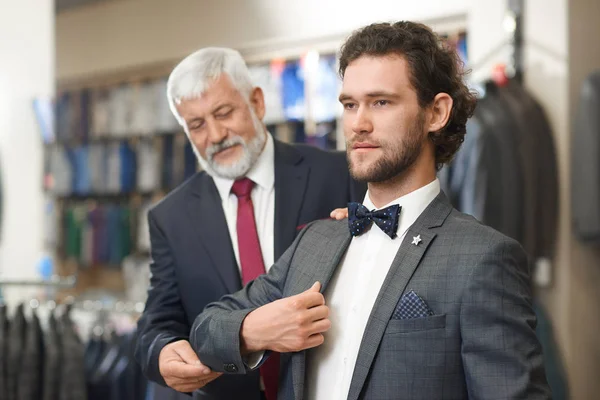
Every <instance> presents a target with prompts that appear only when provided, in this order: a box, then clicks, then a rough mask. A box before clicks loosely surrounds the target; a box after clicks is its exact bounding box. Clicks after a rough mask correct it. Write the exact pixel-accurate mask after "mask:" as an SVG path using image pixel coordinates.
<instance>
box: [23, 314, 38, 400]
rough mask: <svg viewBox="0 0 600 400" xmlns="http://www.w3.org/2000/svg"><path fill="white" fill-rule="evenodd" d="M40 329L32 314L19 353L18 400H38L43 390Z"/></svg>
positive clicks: (36, 319)
mask: <svg viewBox="0 0 600 400" xmlns="http://www.w3.org/2000/svg"><path fill="white" fill-rule="evenodd" d="M43 351H44V344H43V342H42V328H41V326H40V320H39V318H38V316H37V314H36V313H35V312H34V313H33V315H32V316H31V319H30V321H29V323H28V324H27V329H26V335H25V341H24V347H23V348H22V351H21V364H20V366H19V367H20V371H19V382H18V387H19V396H18V398H19V400H39V399H40V398H41V397H42V388H43V377H42V374H43V356H44V354H43Z"/></svg>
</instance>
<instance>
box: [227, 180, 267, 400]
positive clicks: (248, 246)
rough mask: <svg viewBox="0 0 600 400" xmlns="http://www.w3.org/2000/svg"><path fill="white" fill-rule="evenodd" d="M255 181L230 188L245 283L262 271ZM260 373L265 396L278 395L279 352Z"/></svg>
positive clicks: (238, 181) (262, 263) (262, 367)
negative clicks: (254, 189)
mask: <svg viewBox="0 0 600 400" xmlns="http://www.w3.org/2000/svg"><path fill="white" fill-rule="evenodd" d="M253 187H254V182H252V181H251V180H250V179H248V178H243V179H240V180H237V181H235V182H234V184H233V187H232V188H231V191H232V193H233V194H235V195H236V196H237V198H238V210H237V237H238V248H239V253H240V263H241V267H242V283H243V284H244V285H246V284H247V283H248V282H250V281H251V280H253V279H255V278H257V277H258V276H259V275H262V274H264V273H265V265H264V261H263V257H262V252H261V249H260V242H259V240H258V232H257V231H256V221H255V218H254V205H253V204H252V197H251V196H250V195H251V193H252V188H253ZM260 376H261V377H262V379H263V383H264V384H265V395H266V398H267V400H276V399H277V383H278V380H279V354H278V353H272V354H271V356H270V357H269V358H268V359H267V361H265V363H264V364H263V365H262V366H261V367H260Z"/></svg>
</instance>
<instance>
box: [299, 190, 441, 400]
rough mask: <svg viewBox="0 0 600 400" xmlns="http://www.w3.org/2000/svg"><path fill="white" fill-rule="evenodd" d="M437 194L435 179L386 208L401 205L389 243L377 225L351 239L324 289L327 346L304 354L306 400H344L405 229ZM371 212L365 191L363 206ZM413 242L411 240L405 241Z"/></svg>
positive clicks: (372, 207) (325, 344) (370, 204)
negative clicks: (398, 218)
mask: <svg viewBox="0 0 600 400" xmlns="http://www.w3.org/2000/svg"><path fill="white" fill-rule="evenodd" d="M439 192H440V183H439V181H438V180H437V179H436V180H434V181H433V182H431V183H429V184H428V185H426V186H424V187H422V188H420V189H418V190H415V191H413V192H411V193H409V194H407V195H405V196H402V197H400V198H399V199H396V200H394V201H392V202H391V203H389V204H387V205H386V206H384V207H381V208H385V207H388V206H390V205H393V204H399V205H400V206H401V207H402V209H401V211H400V220H399V223H398V231H397V237H396V238H395V239H391V238H390V237H389V236H388V235H386V234H385V233H384V232H383V231H382V230H381V229H379V227H378V226H377V225H375V224H373V225H372V227H371V228H370V229H369V230H368V231H367V232H365V233H363V234H362V235H360V236H356V237H354V238H352V241H351V242H350V245H349V246H348V250H347V251H346V254H345V256H344V258H343V259H342V260H341V265H340V266H338V268H337V269H336V271H335V273H334V275H333V276H332V278H331V282H330V283H329V286H328V287H327V290H326V291H325V293H324V295H325V303H326V304H327V305H328V306H329V310H330V315H329V318H330V320H331V329H329V331H328V332H327V333H325V342H324V343H323V344H322V345H321V346H319V347H317V348H315V349H312V350H309V351H308V353H307V378H308V380H307V388H308V397H307V399H308V400H321V399H328V400H345V399H346V398H347V397H348V391H349V389H350V382H351V381H352V375H353V373H354V365H355V364H356V359H357V356H358V351H359V348H360V343H361V341H362V337H363V334H364V331H365V328H366V326H367V321H368V319H369V316H370V314H371V310H372V309H373V305H374V304H375V300H376V299H377V296H378V295H379V291H380V289H381V286H382V285H383V281H384V280H385V277H386V275H387V273H388V271H389V269H390V267H391V265H392V261H393V260H394V257H395V256H396V253H397V252H398V250H399V249H400V245H401V244H402V241H403V240H404V236H405V235H406V232H407V230H408V229H409V228H410V227H411V225H413V224H414V222H415V221H416V220H417V218H418V217H419V215H421V213H422V212H423V211H424V210H425V208H427V206H428V205H429V203H431V201H432V200H433V199H434V198H435V197H436V196H437V195H438V193H439ZM363 204H364V205H365V207H367V208H368V209H369V210H373V209H375V208H376V207H375V206H374V205H373V203H372V202H371V200H370V198H369V193H368V192H367V194H366V196H365V200H364V202H363ZM409 239H412V238H409Z"/></svg>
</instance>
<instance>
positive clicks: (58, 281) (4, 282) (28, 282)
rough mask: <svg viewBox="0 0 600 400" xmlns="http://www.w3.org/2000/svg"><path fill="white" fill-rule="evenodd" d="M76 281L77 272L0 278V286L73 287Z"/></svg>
mask: <svg viewBox="0 0 600 400" xmlns="http://www.w3.org/2000/svg"><path fill="white" fill-rule="evenodd" d="M76 283H77V274H74V275H69V276H62V277H61V276H57V275H55V276H52V277H51V278H50V279H38V278H34V279H24V278H6V277H1V278H0V286H48V287H55V288H73V287H75V284H76Z"/></svg>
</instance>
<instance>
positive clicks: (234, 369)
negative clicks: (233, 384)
mask: <svg viewBox="0 0 600 400" xmlns="http://www.w3.org/2000/svg"><path fill="white" fill-rule="evenodd" d="M223 369H224V370H225V372H231V373H234V372H237V371H238V367H236V366H235V364H225V365H223Z"/></svg>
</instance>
